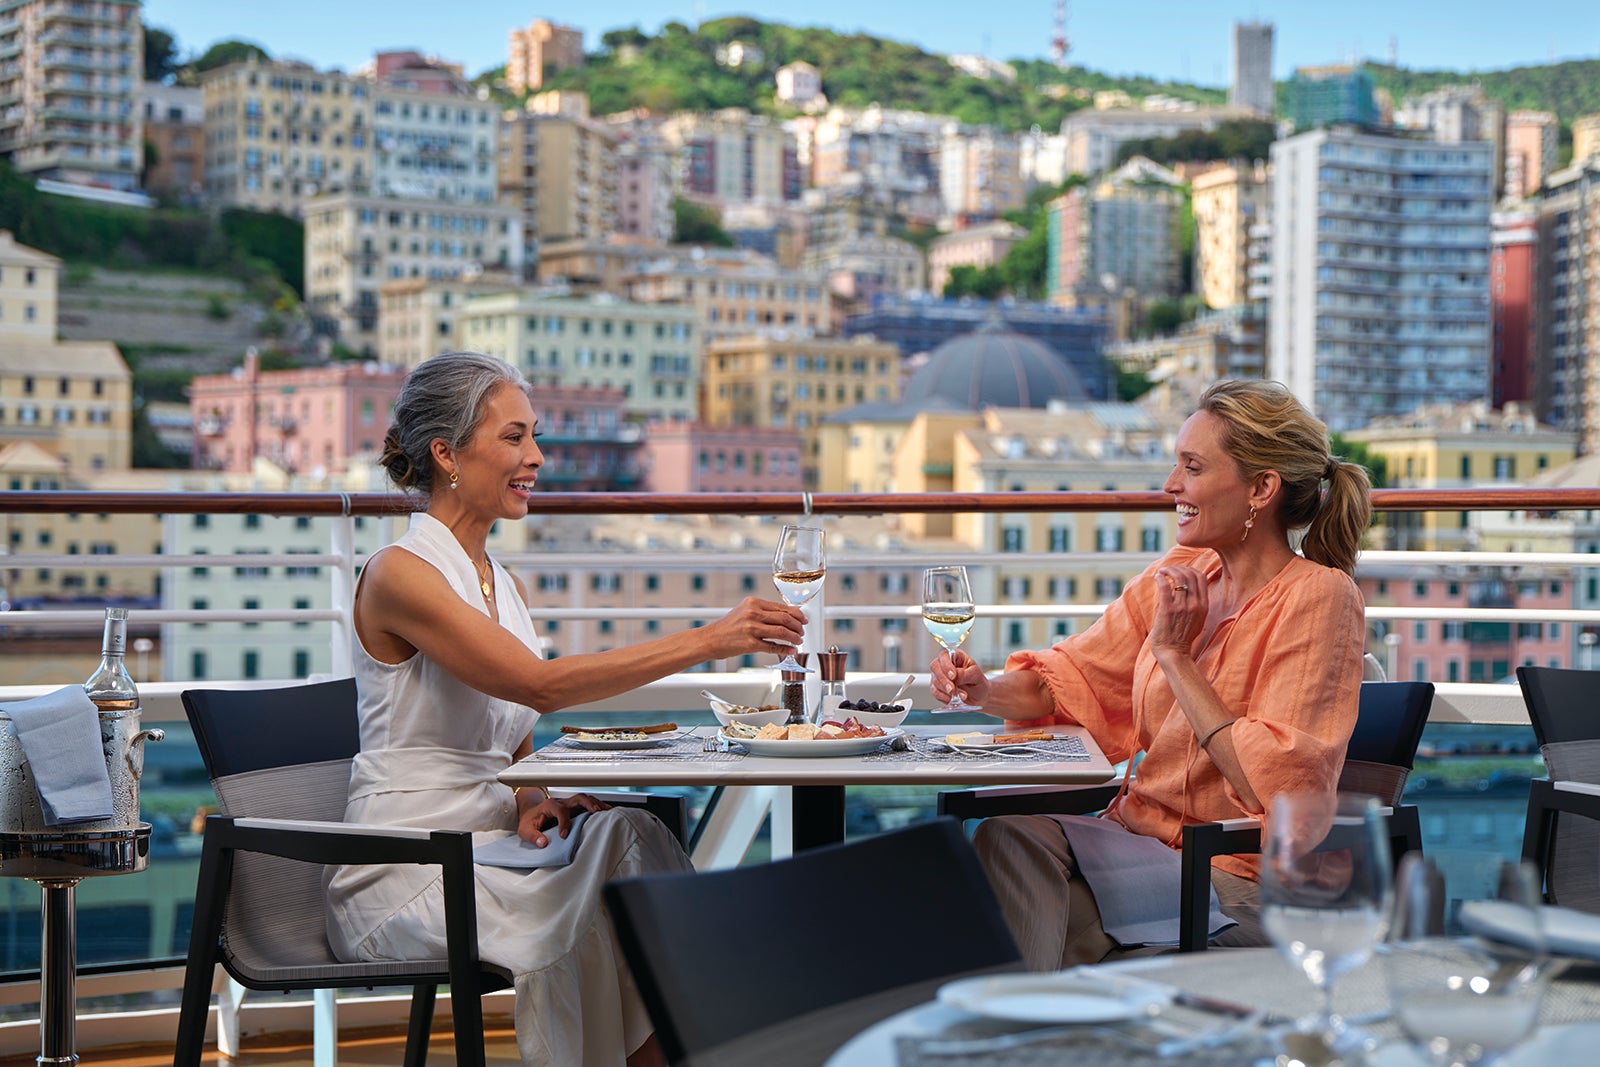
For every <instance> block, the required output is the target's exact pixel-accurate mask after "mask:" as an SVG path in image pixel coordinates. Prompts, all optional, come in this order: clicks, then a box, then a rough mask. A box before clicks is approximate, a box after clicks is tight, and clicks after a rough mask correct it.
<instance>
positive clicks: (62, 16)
mask: <svg viewBox="0 0 1600 1067" xmlns="http://www.w3.org/2000/svg"><path fill="white" fill-rule="evenodd" d="M139 6H140V5H139V3H138V0H100V2H98V3H66V2H64V0H10V2H8V3H4V4H0V157H4V158H9V159H10V160H11V165H12V166H13V167H15V168H16V169H17V170H19V171H21V172H22V173H24V174H31V175H33V176H35V177H38V178H49V179H53V180H56V181H64V182H69V183H72V184H74V185H93V186H100V187H102V188H110V189H116V190H120V191H123V192H132V191H134V190H136V189H138V188H139V174H140V172H141V171H142V170H143V169H144V112H143V110H142V108H141V107H140V105H139V84H140V78H139V72H140V71H141V70H142V69H143V68H144V26H143V23H141V22H140V19H139Z"/></svg>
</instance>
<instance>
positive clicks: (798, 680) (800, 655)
mask: <svg viewBox="0 0 1600 1067" xmlns="http://www.w3.org/2000/svg"><path fill="white" fill-rule="evenodd" d="M808 656H809V654H808V653H805V652H796V653H795V654H794V658H795V659H797V660H799V661H800V666H802V667H804V666H805V665H806V659H807V658H808ZM778 677H779V678H781V679H782V681H783V685H782V687H781V689H780V690H779V692H780V693H781V697H780V702H781V703H782V704H783V706H784V708H786V709H787V710H788V712H789V717H788V718H787V719H785V720H784V725H785V726H795V725H798V724H801V723H805V722H809V721H810V720H809V719H808V718H807V717H806V672H804V671H779V672H778Z"/></svg>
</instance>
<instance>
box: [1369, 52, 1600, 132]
mask: <svg viewBox="0 0 1600 1067" xmlns="http://www.w3.org/2000/svg"><path fill="white" fill-rule="evenodd" d="M1367 69H1368V70H1370V71H1371V72H1372V79H1373V81H1374V82H1376V83H1377V85H1378V87H1379V88H1380V89H1387V90H1388V91H1389V93H1390V95H1392V96H1393V97H1394V100H1395V103H1396V104H1398V103H1400V102H1401V101H1402V100H1404V99H1405V98H1406V97H1408V96H1416V95H1418V94H1419V93H1425V92H1427V91H1428V90H1430V89H1438V88H1440V87H1441V86H1445V85H1473V84H1476V85H1480V86H1482V87H1483V92H1484V95H1485V96H1488V97H1489V98H1490V99H1492V100H1498V101H1500V102H1501V103H1502V104H1504V105H1505V106H1506V110H1508V111H1511V110H1515V109H1517V108H1533V109H1536V110H1539V111H1554V112H1555V113H1556V116H1557V117H1558V118H1559V119H1560V120H1561V125H1562V126H1564V127H1568V128H1570V127H1571V126H1572V120H1573V119H1575V118H1577V117H1578V116H1579V115H1588V114H1592V113H1594V112H1597V111H1600V59H1577V60H1569V61H1568V62H1565V63H1552V64H1549V65H1547V66H1539V67H1513V68H1512V69H1510V70H1486V71H1466V72H1461V71H1449V70H1406V69H1405V68H1403V67H1390V66H1385V65H1384V64H1381V63H1371V64H1368V66H1367Z"/></svg>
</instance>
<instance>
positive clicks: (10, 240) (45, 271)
mask: <svg viewBox="0 0 1600 1067" xmlns="http://www.w3.org/2000/svg"><path fill="white" fill-rule="evenodd" d="M60 278H61V261H60V260H59V259H57V258H56V257H55V256H51V255H46V254H45V253H43V252H41V251H39V250H38V249H37V248H29V247H28V246H27V245H19V244H17V242H16V239H15V238H14V237H12V235H11V231H10V230H0V337H29V338H34V339H36V340H46V341H51V340H54V339H55V336H56V293H57V291H58V288H59V286H60Z"/></svg>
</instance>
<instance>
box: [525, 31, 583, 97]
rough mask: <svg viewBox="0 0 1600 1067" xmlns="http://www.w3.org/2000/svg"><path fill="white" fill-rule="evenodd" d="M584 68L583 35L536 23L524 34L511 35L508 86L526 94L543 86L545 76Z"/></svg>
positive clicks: (580, 32) (581, 32) (578, 32)
mask: <svg viewBox="0 0 1600 1067" xmlns="http://www.w3.org/2000/svg"><path fill="white" fill-rule="evenodd" d="M581 66H583V31H582V30H579V29H575V28H573V27H571V26H560V25H557V24H555V23H553V22H550V21H548V20H546V19H535V20H534V21H533V24H532V25H531V26H529V27H528V28H527V29H525V30H521V29H518V30H512V31H511V48H510V59H509V60H508V61H507V63H506V86H507V87H508V88H509V89H510V90H511V91H512V92H514V93H525V92H530V91H532V90H535V89H538V88H540V87H541V86H543V85H544V79H545V77H546V75H549V74H554V73H555V72H556V71H558V70H567V69H568V68H570V67H581Z"/></svg>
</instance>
